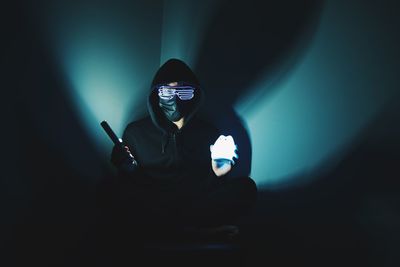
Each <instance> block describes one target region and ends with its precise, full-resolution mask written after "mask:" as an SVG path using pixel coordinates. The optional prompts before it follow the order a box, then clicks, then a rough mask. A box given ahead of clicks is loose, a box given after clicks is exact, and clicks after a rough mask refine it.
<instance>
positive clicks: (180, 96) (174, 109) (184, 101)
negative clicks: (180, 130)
mask: <svg viewBox="0 0 400 267" xmlns="http://www.w3.org/2000/svg"><path fill="white" fill-rule="evenodd" d="M169 87H171V88H169ZM158 91H159V92H158V95H159V106H160V108H161V110H162V111H163V113H164V115H165V116H166V118H167V119H168V120H170V121H172V122H177V121H179V120H180V119H181V118H183V117H184V116H185V115H186V113H187V112H188V111H189V109H190V102H191V101H190V100H191V99H192V98H193V97H194V88H193V87H191V86H180V85H179V83H178V82H170V83H168V84H167V85H164V86H160V87H158Z"/></svg>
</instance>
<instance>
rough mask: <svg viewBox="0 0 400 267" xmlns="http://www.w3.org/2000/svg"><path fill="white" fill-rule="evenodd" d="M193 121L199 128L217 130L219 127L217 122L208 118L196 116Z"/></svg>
mask: <svg viewBox="0 0 400 267" xmlns="http://www.w3.org/2000/svg"><path fill="white" fill-rule="evenodd" d="M193 121H194V124H195V125H196V126H197V127H198V128H201V129H208V130H212V131H217V127H216V126H215V124H214V123H213V122H211V121H210V120H207V119H206V118H203V117H194V118H193Z"/></svg>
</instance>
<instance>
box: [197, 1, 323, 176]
mask: <svg viewBox="0 0 400 267" xmlns="http://www.w3.org/2000/svg"><path fill="white" fill-rule="evenodd" d="M321 7H322V1H317V0H307V1H288V0H287V1H247V2H243V1H237V0H235V1H222V2H221V4H220V5H219V8H218V10H217V12H215V15H214V18H213V19H212V20H211V22H210V23H209V24H208V26H207V29H206V33H205V35H204V41H203V43H202V44H201V46H200V52H199V54H198V61H197V62H196V64H195V68H194V69H195V73H196V74H198V76H199V79H200V81H201V82H202V84H203V87H204V90H205V93H206V104H205V106H206V109H204V110H203V111H202V112H203V114H205V116H206V117H209V118H211V119H212V120H214V121H215V123H216V124H217V125H218V126H219V128H220V129H221V130H222V132H224V133H227V134H232V135H233V137H234V139H235V141H236V143H237V144H238V148H239V155H240V160H239V163H240V164H238V166H237V167H236V170H235V171H236V172H237V175H249V173H250V166H251V140H250V138H249V134H248V132H247V129H246V125H244V124H243V122H242V119H241V115H240V114H237V113H236V112H235V110H234V109H233V105H234V104H235V103H236V102H237V101H238V100H240V99H241V98H242V97H244V96H245V95H246V94H248V93H250V92H249V90H250V88H251V87H252V86H253V85H254V84H255V83H256V82H257V81H258V80H260V79H263V80H264V79H273V80H274V81H276V80H279V79H282V77H283V76H284V75H285V73H287V72H288V71H289V70H290V68H292V67H294V66H295V64H296V60H297V59H298V58H299V57H301V56H302V54H303V52H304V50H305V49H306V48H307V45H308V42H309V41H310V39H311V38H312V35H313V33H314V32H315V29H316V27H317V25H318V18H319V14H320V11H321ZM287 61H290V62H287ZM270 90H272V87H271V88H270ZM263 93H267V92H263ZM260 96H262V94H261V95H260ZM255 104H256V103H255Z"/></svg>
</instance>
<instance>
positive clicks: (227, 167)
mask: <svg viewBox="0 0 400 267" xmlns="http://www.w3.org/2000/svg"><path fill="white" fill-rule="evenodd" d="M211 166H212V169H213V171H214V173H215V175H216V176H218V177H220V176H223V175H225V174H227V173H228V172H230V171H231V169H232V162H231V161H230V160H224V159H222V160H221V159H218V160H215V159H212V160H211Z"/></svg>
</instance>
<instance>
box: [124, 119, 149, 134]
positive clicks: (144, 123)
mask: <svg viewBox="0 0 400 267" xmlns="http://www.w3.org/2000/svg"><path fill="white" fill-rule="evenodd" d="M151 125H152V121H151V118H150V116H146V117H144V118H140V119H138V120H135V121H132V122H130V123H129V124H128V125H127V126H126V129H125V130H126V131H127V130H128V131H129V130H131V129H142V128H144V127H148V126H151Z"/></svg>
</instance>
